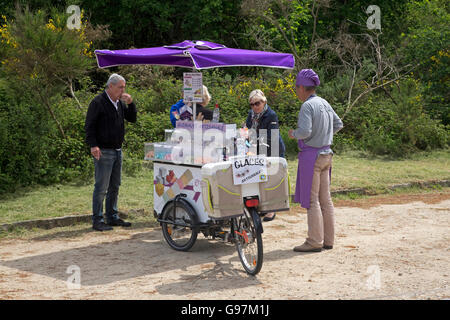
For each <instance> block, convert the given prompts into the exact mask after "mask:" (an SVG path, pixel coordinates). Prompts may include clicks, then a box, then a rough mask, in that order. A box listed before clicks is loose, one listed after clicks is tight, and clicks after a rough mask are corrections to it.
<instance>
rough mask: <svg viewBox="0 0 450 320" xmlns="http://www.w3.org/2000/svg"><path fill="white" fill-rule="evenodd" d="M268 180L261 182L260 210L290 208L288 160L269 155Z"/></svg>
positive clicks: (269, 210) (271, 210)
mask: <svg viewBox="0 0 450 320" xmlns="http://www.w3.org/2000/svg"><path fill="white" fill-rule="evenodd" d="M266 163H267V181H265V182H260V183H259V206H258V211H260V212H273V211H283V210H289V193H290V192H289V173H288V166H287V161H286V159H284V158H279V157H267V158H266Z"/></svg>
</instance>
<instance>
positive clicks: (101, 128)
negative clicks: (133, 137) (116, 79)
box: [84, 91, 137, 149]
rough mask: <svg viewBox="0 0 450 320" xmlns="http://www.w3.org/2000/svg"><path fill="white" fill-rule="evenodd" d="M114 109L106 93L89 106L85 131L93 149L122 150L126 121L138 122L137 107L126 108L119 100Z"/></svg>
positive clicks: (87, 140) (97, 97)
mask: <svg viewBox="0 0 450 320" xmlns="http://www.w3.org/2000/svg"><path fill="white" fill-rule="evenodd" d="M117 106H118V108H117V110H116V108H115V107H114V105H113V104H112V102H111V100H110V99H109V97H108V95H107V94H106V91H103V93H101V94H99V95H97V96H96V97H95V98H94V99H92V101H91V103H90V104H89V108H88V112H87V115H86V122H85V125H84V130H85V131H86V143H87V144H88V145H89V146H90V147H91V148H92V147H99V148H105V149H120V148H121V147H122V143H123V140H124V136H125V124H124V119H126V120H127V121H129V122H136V114H137V112H136V105H135V104H134V102H132V103H131V104H129V105H128V106H126V105H125V104H124V103H123V102H121V101H120V100H119V103H118V104H117Z"/></svg>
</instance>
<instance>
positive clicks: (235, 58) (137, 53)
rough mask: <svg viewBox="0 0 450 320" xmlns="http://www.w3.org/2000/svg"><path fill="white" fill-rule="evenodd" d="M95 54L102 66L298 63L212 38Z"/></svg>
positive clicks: (277, 65) (286, 66) (279, 65)
mask: <svg viewBox="0 0 450 320" xmlns="http://www.w3.org/2000/svg"><path fill="white" fill-rule="evenodd" d="M95 55H96V57H97V63H98V66H99V67H100V68H107V67H113V66H118V65H127V64H152V65H164V66H178V67H186V68H193V69H197V70H201V69H209V68H215V67H235V66H252V67H272V68H283V69H293V68H294V63H295V62H294V57H293V55H292V54H287V53H275V52H265V51H256V50H244V49H232V48H227V47H225V46H224V45H221V44H217V43H213V42H208V41H190V40H185V41H183V42H180V43H176V44H173V45H170V46H164V47H155V48H145V49H129V50H95Z"/></svg>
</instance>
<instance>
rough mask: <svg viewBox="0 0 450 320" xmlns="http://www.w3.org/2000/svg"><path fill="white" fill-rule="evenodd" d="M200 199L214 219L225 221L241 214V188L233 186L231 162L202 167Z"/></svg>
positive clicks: (209, 164) (208, 164)
mask: <svg viewBox="0 0 450 320" xmlns="http://www.w3.org/2000/svg"><path fill="white" fill-rule="evenodd" d="M202 197H203V205H204V207H205V210H206V211H207V212H208V215H209V216H210V217H212V218H214V219H226V218H230V217H232V216H238V215H241V214H242V213H243V200H242V192H241V186H240V185H234V184H233V171H232V163H231V161H223V162H216V163H207V164H205V165H203V167H202Z"/></svg>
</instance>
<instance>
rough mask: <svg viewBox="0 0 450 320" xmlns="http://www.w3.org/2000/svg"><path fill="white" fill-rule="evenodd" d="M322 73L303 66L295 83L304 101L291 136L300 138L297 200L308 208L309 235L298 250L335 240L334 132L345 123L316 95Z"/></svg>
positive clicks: (313, 248) (317, 247)
mask: <svg viewBox="0 0 450 320" xmlns="http://www.w3.org/2000/svg"><path fill="white" fill-rule="evenodd" d="M319 84H320V80H319V76H318V75H317V74H316V73H315V72H314V71H313V70H312V69H303V70H301V71H300V72H299V73H298V75H297V81H296V84H295V87H296V94H297V97H298V98H299V99H300V100H301V101H303V104H302V106H301V108H300V112H299V114H298V121H297V129H295V130H292V129H291V130H289V137H290V138H292V139H297V140H298V146H299V148H300V150H301V151H300V152H299V153H298V172H297V184H296V188H295V198H294V201H295V202H298V203H300V204H301V206H302V207H303V208H306V209H307V212H308V237H307V238H306V241H305V242H304V243H303V244H302V245H300V246H297V247H295V248H294V251H298V252H311V251H313V252H320V251H322V248H324V249H332V248H333V244H334V207H333V202H332V201H331V194H330V178H331V162H332V156H333V151H332V150H331V148H330V146H331V144H332V143H333V135H334V134H335V133H336V132H338V131H339V130H340V129H342V127H343V124H342V121H341V119H340V118H339V117H338V115H337V114H336V112H334V110H333V108H332V107H331V106H330V104H329V103H328V102H327V101H326V100H325V99H322V98H321V97H319V96H317V95H316V87H317V86H318V85H319Z"/></svg>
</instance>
